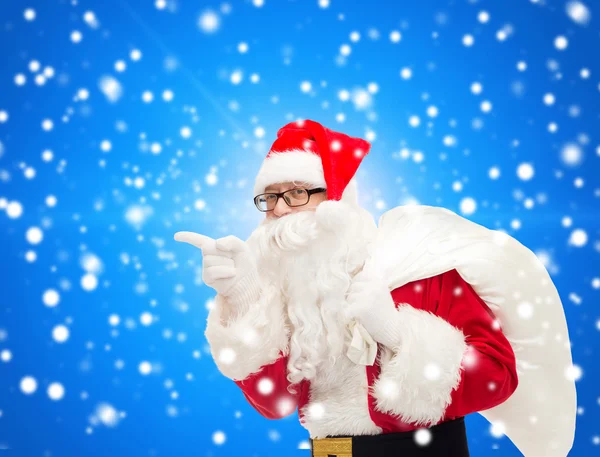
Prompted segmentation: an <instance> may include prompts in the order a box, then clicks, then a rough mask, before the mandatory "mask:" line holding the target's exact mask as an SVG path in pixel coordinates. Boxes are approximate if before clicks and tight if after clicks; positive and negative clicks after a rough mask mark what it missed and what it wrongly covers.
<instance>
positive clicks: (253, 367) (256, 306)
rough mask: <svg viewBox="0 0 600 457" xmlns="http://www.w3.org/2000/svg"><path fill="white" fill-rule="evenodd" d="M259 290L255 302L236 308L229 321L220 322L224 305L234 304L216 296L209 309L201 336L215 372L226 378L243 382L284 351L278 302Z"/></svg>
mask: <svg viewBox="0 0 600 457" xmlns="http://www.w3.org/2000/svg"><path fill="white" fill-rule="evenodd" d="M277 298H278V297H277V295H276V294H274V293H271V292H269V293H266V292H265V291H263V292H262V293H261V296H260V298H259V299H258V301H256V302H255V303H252V304H250V305H249V306H245V307H243V308H242V309H241V310H240V313H239V315H237V316H236V317H235V318H234V319H233V322H229V323H225V325H224V323H223V322H222V321H221V313H222V311H223V309H224V307H227V306H235V305H234V304H232V303H229V302H228V301H227V300H226V299H225V298H224V297H223V296H221V295H217V297H216V299H215V306H214V307H213V309H211V310H210V312H209V315H208V319H207V327H206V332H205V336H206V339H207V340H208V343H209V344H210V351H211V354H212V356H213V359H214V361H215V363H216V364H217V367H218V369H219V371H220V372H221V373H222V374H223V375H224V376H226V377H228V378H229V379H232V380H234V381H243V380H244V379H246V378H247V377H248V376H250V375H251V374H253V373H256V372H258V371H260V369H261V367H263V366H264V365H268V364H270V363H273V362H274V361H275V360H277V359H278V358H279V357H280V356H281V353H283V354H286V353H287V350H288V341H289V336H288V335H289V329H288V328H287V326H286V325H285V321H284V318H283V314H282V310H281V301H280V300H278V299H277Z"/></svg>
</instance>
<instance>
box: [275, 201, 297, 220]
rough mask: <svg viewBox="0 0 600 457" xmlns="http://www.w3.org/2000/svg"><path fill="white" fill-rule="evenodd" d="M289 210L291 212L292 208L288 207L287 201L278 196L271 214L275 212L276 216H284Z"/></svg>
mask: <svg viewBox="0 0 600 457" xmlns="http://www.w3.org/2000/svg"><path fill="white" fill-rule="evenodd" d="M291 212H292V208H290V207H289V206H288V205H287V203H286V202H285V200H284V199H283V198H280V199H279V200H278V201H277V204H276V205H275V208H273V214H275V216H277V217H280V216H284V215H286V214H288V213H291Z"/></svg>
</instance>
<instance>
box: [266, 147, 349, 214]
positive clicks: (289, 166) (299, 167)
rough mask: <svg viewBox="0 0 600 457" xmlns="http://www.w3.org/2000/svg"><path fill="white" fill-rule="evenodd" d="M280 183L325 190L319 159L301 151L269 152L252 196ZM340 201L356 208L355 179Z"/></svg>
mask: <svg viewBox="0 0 600 457" xmlns="http://www.w3.org/2000/svg"><path fill="white" fill-rule="evenodd" d="M282 182H304V183H307V184H311V185H313V186H314V187H324V188H327V183H326V182H325V176H324V174H323V163H322V162H321V157H319V156H318V155H317V154H315V153H314V152H310V151H304V150H301V149H293V150H289V151H285V152H271V153H270V155H269V156H268V157H267V158H266V159H265V161H264V162H263V165H262V167H261V168H260V170H259V172H258V175H257V176H256V181H255V184H254V195H258V194H262V193H264V191H265V189H266V188H267V187H268V186H269V185H271V184H277V183H282ZM342 200H343V201H345V202H347V203H349V204H350V205H352V206H358V191H357V184H356V178H352V179H351V180H350V182H349V183H348V185H347V186H346V188H345V189H344V192H343V194H342Z"/></svg>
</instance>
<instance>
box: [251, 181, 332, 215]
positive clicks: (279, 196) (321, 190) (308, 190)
mask: <svg viewBox="0 0 600 457" xmlns="http://www.w3.org/2000/svg"><path fill="white" fill-rule="evenodd" d="M295 190H304V191H306V193H307V194H308V200H306V203H302V204H301V205H294V206H291V205H290V204H289V203H288V202H287V200H286V199H285V198H284V199H283V201H284V202H285V204H286V205H288V206H289V207H290V208H298V207H300V206H305V205H308V203H309V202H310V197H311V195H312V194H318V193H319V192H325V191H326V190H327V189H325V188H324V187H317V188H315V189H304V188H303V187H296V188H295V189H289V190H286V191H285V192H265V193H264V194H258V195H257V196H256V197H254V205H255V206H256V208H258V210H259V211H260V212H262V213H268V212H269V211H273V210H274V209H275V206H277V203H279V199H280V198H282V197H283V194H287V193H288V192H293V191H295ZM263 195H276V196H277V201H276V202H275V206H274V207H273V209H265V210H263V209H260V206H259V205H258V198H259V197H262V196H263Z"/></svg>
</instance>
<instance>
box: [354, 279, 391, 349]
mask: <svg viewBox="0 0 600 457" xmlns="http://www.w3.org/2000/svg"><path fill="white" fill-rule="evenodd" d="M344 313H345V317H346V320H347V321H350V325H352V321H353V320H356V321H357V322H358V323H360V324H361V325H362V326H363V327H364V329H365V330H366V331H367V332H368V333H369V335H370V336H371V337H372V338H373V339H374V340H375V341H377V342H379V343H381V344H383V345H384V346H387V347H389V348H394V347H396V346H398V345H399V344H400V339H401V337H402V335H401V333H402V327H401V322H400V314H399V313H398V310H397V309H396V304H395V303H394V300H393V298H392V294H391V293H390V290H389V289H388V287H387V286H386V284H385V282H384V281H383V280H382V279H381V278H379V277H378V276H377V275H376V274H374V273H373V272H372V270H370V269H366V268H365V269H363V270H362V271H361V272H360V273H358V274H357V275H356V276H354V278H353V279H352V283H351V284H350V288H349V290H348V294H347V306H346V308H345V310H344Z"/></svg>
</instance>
